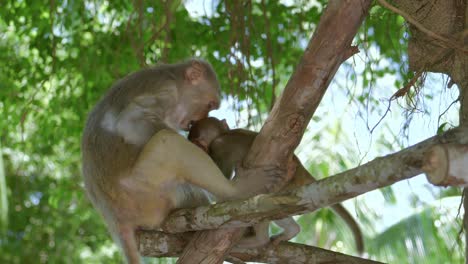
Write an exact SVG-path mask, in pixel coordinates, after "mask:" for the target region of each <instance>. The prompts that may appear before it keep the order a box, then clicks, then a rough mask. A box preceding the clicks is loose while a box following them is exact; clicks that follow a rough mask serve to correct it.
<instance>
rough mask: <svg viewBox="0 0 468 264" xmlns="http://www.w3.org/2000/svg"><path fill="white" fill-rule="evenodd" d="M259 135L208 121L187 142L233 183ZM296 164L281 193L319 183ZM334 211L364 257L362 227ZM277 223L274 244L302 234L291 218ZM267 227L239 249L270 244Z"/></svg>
mask: <svg viewBox="0 0 468 264" xmlns="http://www.w3.org/2000/svg"><path fill="white" fill-rule="evenodd" d="M257 134H258V133H256V132H253V131H249V130H245V129H232V130H230V129H229V127H228V125H227V123H226V120H224V119H223V120H219V119H216V118H214V117H209V118H205V119H202V120H200V121H197V122H195V123H194V124H193V125H192V127H191V129H190V133H189V135H188V139H189V140H190V141H192V142H193V143H194V144H195V145H197V146H199V147H200V148H201V149H203V150H204V151H205V152H207V153H208V154H209V155H210V157H211V158H212V159H213V161H214V162H215V163H216V164H217V165H218V167H219V168H220V169H221V171H222V172H223V174H224V176H225V177H226V178H228V179H231V178H232V174H233V171H234V169H235V167H236V166H237V165H238V164H239V163H240V162H242V160H243V159H244V157H245V156H246V155H247V152H248V151H249V149H250V147H251V145H252V143H253V141H254V140H255V137H256V136H257ZM294 160H295V162H296V163H297V168H296V172H295V174H294V176H293V178H292V180H291V181H290V182H289V183H288V184H287V185H286V186H285V187H284V188H283V189H282V190H281V191H288V190H292V189H294V188H297V187H300V186H302V185H306V184H311V183H313V182H315V181H316V180H315V179H314V178H313V177H312V176H311V175H310V174H309V172H308V171H307V170H306V169H305V168H304V166H303V165H302V164H301V162H300V161H299V159H298V158H297V157H296V156H294ZM237 180H240V179H237ZM331 208H332V209H333V210H334V211H335V213H337V214H338V215H339V216H341V217H342V218H343V220H344V221H345V222H346V223H347V224H348V226H349V227H350V229H351V230H352V232H353V235H354V238H355V241H356V248H357V250H358V252H359V253H362V252H363V250H364V242H363V237H362V233H361V229H360V228H359V225H358V224H357V223H356V221H355V220H354V218H353V217H352V216H351V214H350V213H349V212H348V211H347V210H346V209H345V208H344V207H343V206H342V205H341V204H335V205H332V206H331ZM274 222H275V223H276V224H277V225H278V226H280V227H281V228H282V229H283V232H282V233H281V234H279V235H276V236H273V237H272V238H271V241H272V242H274V243H278V242H280V241H285V240H289V239H291V238H293V237H295V236H296V235H297V233H299V231H300V227H299V225H298V224H297V223H296V222H295V221H294V219H293V218H292V217H288V218H284V219H281V220H275V221H274ZM268 226H269V222H263V223H260V224H258V225H256V226H254V227H253V230H250V233H253V234H251V235H250V236H245V235H244V237H243V238H242V239H241V241H239V244H238V246H239V247H247V248H250V247H258V246H262V245H265V244H267V243H268V242H270V237H269V234H268Z"/></svg>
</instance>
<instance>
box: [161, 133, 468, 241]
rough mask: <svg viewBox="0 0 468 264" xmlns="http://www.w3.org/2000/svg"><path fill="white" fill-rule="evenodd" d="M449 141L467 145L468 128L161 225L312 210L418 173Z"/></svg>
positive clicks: (227, 222) (253, 219) (168, 228)
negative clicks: (288, 187)
mask: <svg viewBox="0 0 468 264" xmlns="http://www.w3.org/2000/svg"><path fill="white" fill-rule="evenodd" d="M449 143H456V144H467V143H468V128H467V127H461V128H456V129H453V130H450V131H447V132H446V133H444V134H441V135H437V136H434V137H432V138H429V139H427V140H424V141H422V142H420V143H418V144H416V145H414V146H411V147H409V148H406V149H404V150H401V151H399V152H396V153H394V154H391V155H387V156H385V157H379V158H376V159H374V160H372V161H370V162H368V163H366V164H364V165H361V166H359V167H356V168H354V169H351V170H348V171H345V172H342V173H339V174H337V175H335V176H332V177H328V178H325V179H323V180H320V181H318V182H315V183H312V184H310V185H306V186H303V187H300V188H298V189H296V190H293V191H291V192H289V193H282V194H271V195H258V196H255V197H253V198H250V199H248V200H245V201H233V202H226V203H220V204H215V205H211V206H202V207H198V208H193V209H181V210H178V211H176V212H174V213H172V214H171V215H170V216H169V217H168V219H167V220H166V221H165V223H164V224H163V226H162V228H163V230H164V231H165V232H169V233H178V232H187V231H193V230H203V229H216V228H233V227H239V226H251V225H253V224H256V223H259V222H260V221H262V220H265V219H282V218H285V217H287V216H292V215H297V214H303V213H307V212H312V211H314V210H317V209H319V208H323V207H326V206H329V205H332V204H335V203H339V202H342V201H344V200H347V199H349V198H352V197H356V196H358V195H360V194H363V193H366V192H369V191H372V190H374V189H378V188H381V187H385V186H388V185H391V184H393V183H395V182H398V181H401V180H404V179H408V178H411V177H414V176H416V175H419V174H421V173H423V170H422V167H423V164H424V158H425V155H426V153H428V151H429V150H430V148H431V147H433V146H436V145H439V144H449Z"/></svg>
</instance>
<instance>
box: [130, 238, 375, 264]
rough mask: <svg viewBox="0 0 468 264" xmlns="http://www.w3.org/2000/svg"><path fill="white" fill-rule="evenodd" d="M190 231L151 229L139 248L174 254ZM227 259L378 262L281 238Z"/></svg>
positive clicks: (145, 251) (150, 253) (162, 254)
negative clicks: (169, 232) (174, 232)
mask: <svg viewBox="0 0 468 264" xmlns="http://www.w3.org/2000/svg"><path fill="white" fill-rule="evenodd" d="M192 236H193V232H192V233H183V234H177V235H169V234H167V233H162V232H157V231H151V232H145V233H144V234H142V235H141V236H140V241H139V242H140V243H139V244H140V252H141V253H142V254H143V255H144V256H148V257H177V256H178V255H179V254H180V253H181V252H182V250H183V249H184V247H185V245H186V244H187V243H188V242H187V241H188V240H189V239H191V238H192ZM227 260H233V261H234V262H235V261H237V262H238V260H241V261H251V262H264V263H298V264H299V263H314V264H318V263H350V264H367V263H368V264H371V263H381V262H377V261H371V260H367V259H363V258H358V257H354V256H349V255H345V254H342V253H338V252H333V251H330V250H326V249H322V248H318V247H312V246H307V245H303V244H296V243H290V242H282V243H280V244H279V245H277V246H274V245H271V244H270V245H268V246H266V247H262V248H255V249H242V248H233V249H232V251H231V252H230V255H229V256H228V257H227Z"/></svg>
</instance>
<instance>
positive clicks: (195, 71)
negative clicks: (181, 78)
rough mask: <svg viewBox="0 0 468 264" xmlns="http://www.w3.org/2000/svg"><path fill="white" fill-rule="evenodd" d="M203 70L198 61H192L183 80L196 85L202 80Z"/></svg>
mask: <svg viewBox="0 0 468 264" xmlns="http://www.w3.org/2000/svg"><path fill="white" fill-rule="evenodd" d="M203 74H204V68H203V65H202V64H201V63H200V62H198V61H193V62H192V64H191V65H190V66H189V67H188V68H187V70H186V71H185V79H186V80H187V81H189V82H190V83H191V84H192V85H197V84H199V83H200V82H201V80H202V79H203Z"/></svg>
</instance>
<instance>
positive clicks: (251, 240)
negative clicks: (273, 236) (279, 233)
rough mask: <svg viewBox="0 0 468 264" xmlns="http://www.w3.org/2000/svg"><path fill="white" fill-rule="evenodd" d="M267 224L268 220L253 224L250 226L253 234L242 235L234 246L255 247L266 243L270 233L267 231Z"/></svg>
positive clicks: (268, 223) (268, 240)
mask: <svg viewBox="0 0 468 264" xmlns="http://www.w3.org/2000/svg"><path fill="white" fill-rule="evenodd" d="M269 225H270V222H269V221H264V222H261V223H259V224H257V225H254V226H253V227H252V228H253V230H254V234H253V235H247V236H244V237H242V238H241V240H240V241H239V242H238V243H237V244H236V247H240V248H257V247H261V246H264V245H266V244H268V243H269V242H270V234H269V232H268V226H269Z"/></svg>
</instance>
